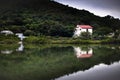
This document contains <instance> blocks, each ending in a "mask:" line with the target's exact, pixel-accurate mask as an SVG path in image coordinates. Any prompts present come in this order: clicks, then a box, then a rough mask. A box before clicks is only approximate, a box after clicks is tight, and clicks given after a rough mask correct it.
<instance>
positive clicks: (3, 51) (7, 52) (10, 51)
mask: <svg viewBox="0 0 120 80" xmlns="http://www.w3.org/2000/svg"><path fill="white" fill-rule="evenodd" d="M12 52H13V51H12V50H2V51H1V53H2V54H11V53H12Z"/></svg>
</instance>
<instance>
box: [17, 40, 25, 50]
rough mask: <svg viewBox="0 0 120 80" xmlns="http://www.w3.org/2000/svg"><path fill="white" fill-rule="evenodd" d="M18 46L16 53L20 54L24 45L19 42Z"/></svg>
mask: <svg viewBox="0 0 120 80" xmlns="http://www.w3.org/2000/svg"><path fill="white" fill-rule="evenodd" d="M19 44H20V46H19V47H18V48H17V49H16V51H20V52H22V51H23V50H24V45H23V43H22V42H20V43H19Z"/></svg>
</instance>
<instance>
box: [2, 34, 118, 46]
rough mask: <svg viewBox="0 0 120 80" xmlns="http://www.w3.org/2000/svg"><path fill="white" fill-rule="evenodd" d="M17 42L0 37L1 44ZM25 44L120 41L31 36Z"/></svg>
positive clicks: (112, 41)
mask: <svg viewBox="0 0 120 80" xmlns="http://www.w3.org/2000/svg"><path fill="white" fill-rule="evenodd" d="M17 42H19V39H18V38H17V37H15V36H1V37H0V44H13V43H17ZM23 42H24V43H29V44H31V43H32V44H119V43H120V40H117V39H104V40H81V39H74V38H68V37H49V36H39V37H38V36H29V37H27V38H25V39H24V41H23Z"/></svg>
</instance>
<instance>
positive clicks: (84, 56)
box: [79, 54, 92, 58]
mask: <svg viewBox="0 0 120 80" xmlns="http://www.w3.org/2000/svg"><path fill="white" fill-rule="evenodd" d="M90 57H92V54H82V55H80V56H79V58H90Z"/></svg>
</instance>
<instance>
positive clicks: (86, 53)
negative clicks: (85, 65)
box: [73, 47, 93, 58]
mask: <svg viewBox="0 0 120 80" xmlns="http://www.w3.org/2000/svg"><path fill="white" fill-rule="evenodd" d="M73 48H74V51H75V55H76V57H77V58H90V57H92V56H93V49H92V48H88V50H82V49H81V48H80V47H73Z"/></svg>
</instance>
